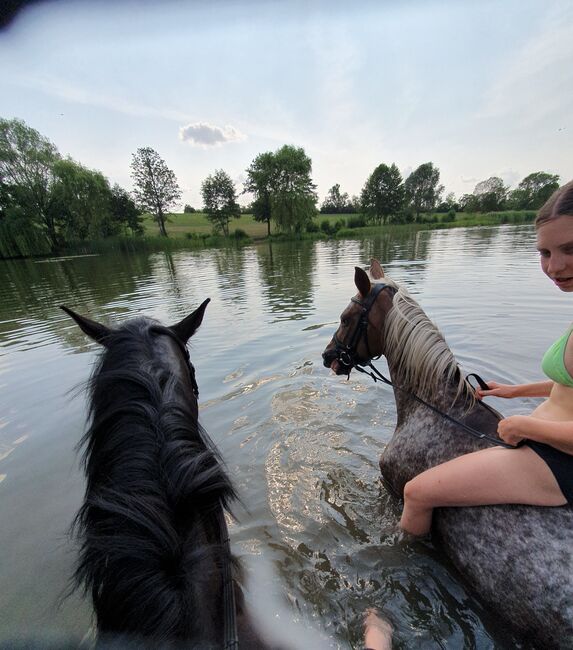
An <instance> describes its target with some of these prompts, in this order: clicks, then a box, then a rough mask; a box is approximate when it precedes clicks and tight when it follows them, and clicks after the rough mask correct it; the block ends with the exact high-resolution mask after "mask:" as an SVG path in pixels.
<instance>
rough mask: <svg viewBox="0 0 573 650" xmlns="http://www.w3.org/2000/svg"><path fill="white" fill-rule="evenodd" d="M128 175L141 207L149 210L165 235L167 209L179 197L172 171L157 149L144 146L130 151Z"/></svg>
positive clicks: (179, 192) (179, 191)
mask: <svg viewBox="0 0 573 650" xmlns="http://www.w3.org/2000/svg"><path fill="white" fill-rule="evenodd" d="M131 177H132V178H133V182H134V186H135V187H134V191H133V193H134V195H135V200H136V202H137V204H138V205H139V207H140V208H141V209H142V210H145V211H146V212H150V213H151V215H152V216H153V218H154V219H155V221H156V223H157V225H158V226H159V232H160V233H161V235H163V236H164V237H167V230H166V229H165V220H166V215H167V212H168V210H169V208H171V207H172V206H173V205H174V204H175V203H177V202H178V201H179V200H180V199H181V190H180V189H179V185H178V184H177V178H176V177H175V174H174V173H173V172H172V171H171V169H169V168H168V167H167V165H166V164H165V161H164V160H163V159H162V158H161V157H160V156H159V154H158V153H157V152H156V151H154V150H153V149H152V148H151V147H143V148H141V149H138V150H137V152H136V153H134V154H133V157H132V161H131Z"/></svg>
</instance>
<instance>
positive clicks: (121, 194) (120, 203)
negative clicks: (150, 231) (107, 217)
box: [110, 183, 143, 235]
mask: <svg viewBox="0 0 573 650" xmlns="http://www.w3.org/2000/svg"><path fill="white" fill-rule="evenodd" d="M110 211H111V215H112V218H113V221H114V222H115V223H116V224H117V225H118V226H119V227H123V228H129V229H130V230H131V232H132V233H133V234H134V235H143V225H142V221H143V218H142V216H141V211H140V210H138V208H137V206H136V205H135V201H134V200H133V199H132V198H131V196H130V195H129V192H128V191H127V190H124V189H123V187H120V186H119V185H118V184H117V183H116V184H115V185H114V186H113V187H112V188H111V192H110Z"/></svg>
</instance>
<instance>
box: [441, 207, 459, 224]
mask: <svg viewBox="0 0 573 650" xmlns="http://www.w3.org/2000/svg"><path fill="white" fill-rule="evenodd" d="M455 220H456V211H455V210H448V213H447V214H443V215H442V216H441V217H440V223H452V222H453V221H455Z"/></svg>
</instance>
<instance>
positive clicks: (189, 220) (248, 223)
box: [143, 212, 267, 239]
mask: <svg viewBox="0 0 573 650" xmlns="http://www.w3.org/2000/svg"><path fill="white" fill-rule="evenodd" d="M168 219H169V220H168V222H167V225H166V228H167V234H168V235H169V236H170V237H184V236H185V235H186V234H187V233H195V234H197V235H210V234H211V233H212V232H213V224H212V223H211V222H210V221H209V220H208V219H207V217H206V216H205V215H204V214H203V213H202V212H195V213H193V214H188V213H181V214H170V215H169V217H168ZM143 227H144V228H145V234H146V235H157V234H158V233H159V230H158V228H157V224H156V223H155V222H154V221H153V219H152V218H151V217H150V216H146V217H145V218H144V220H143ZM237 228H241V229H242V230H244V231H245V232H246V233H247V235H249V237H252V238H253V239H256V238H260V237H266V235H267V224H266V223H259V222H258V221H255V220H254V219H253V216H252V215H250V214H243V215H241V218H240V219H233V220H232V221H231V223H230V224H229V231H230V233H231V234H232V233H233V232H235V230H236V229H237Z"/></svg>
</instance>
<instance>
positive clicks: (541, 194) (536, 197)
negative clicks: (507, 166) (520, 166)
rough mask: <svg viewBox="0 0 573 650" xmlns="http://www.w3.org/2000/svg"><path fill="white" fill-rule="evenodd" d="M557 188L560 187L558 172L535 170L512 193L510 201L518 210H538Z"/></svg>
mask: <svg viewBox="0 0 573 650" xmlns="http://www.w3.org/2000/svg"><path fill="white" fill-rule="evenodd" d="M557 189H559V176H558V175H557V174H548V173H547V172H533V174H529V175H528V176H526V177H525V178H524V179H523V180H522V181H521V182H520V183H519V185H518V186H517V188H516V189H515V190H513V191H512V192H511V193H510V197H509V201H510V203H511V205H512V207H513V208H515V209H517V210H538V209H539V208H540V207H541V206H542V205H543V204H544V203H545V201H547V199H548V198H549V197H550V196H551V195H552V194H553V192H555V190H557Z"/></svg>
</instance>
